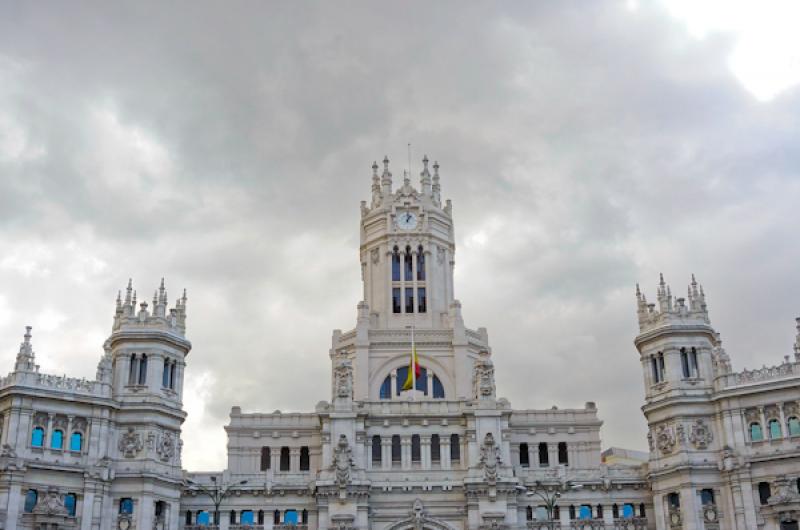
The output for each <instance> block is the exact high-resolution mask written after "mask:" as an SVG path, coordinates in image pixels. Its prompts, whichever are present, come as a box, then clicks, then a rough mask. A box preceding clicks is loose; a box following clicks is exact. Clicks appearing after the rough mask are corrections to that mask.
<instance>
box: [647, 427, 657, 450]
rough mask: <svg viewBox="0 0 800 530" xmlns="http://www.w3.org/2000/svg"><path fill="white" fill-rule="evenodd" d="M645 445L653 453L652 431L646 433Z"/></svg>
mask: <svg viewBox="0 0 800 530" xmlns="http://www.w3.org/2000/svg"><path fill="white" fill-rule="evenodd" d="M647 445H648V446H649V447H650V452H653V451H655V450H656V446H655V444H654V443H653V431H652V430H648V431H647Z"/></svg>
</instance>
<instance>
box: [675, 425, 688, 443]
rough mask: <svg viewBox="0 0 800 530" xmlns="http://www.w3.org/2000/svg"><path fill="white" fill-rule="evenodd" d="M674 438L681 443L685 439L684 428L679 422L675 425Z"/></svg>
mask: <svg viewBox="0 0 800 530" xmlns="http://www.w3.org/2000/svg"><path fill="white" fill-rule="evenodd" d="M675 439H676V441H677V442H678V443H681V444H682V443H684V442H685V441H686V428H685V427H684V426H683V423H679V424H678V425H677V426H676V427H675Z"/></svg>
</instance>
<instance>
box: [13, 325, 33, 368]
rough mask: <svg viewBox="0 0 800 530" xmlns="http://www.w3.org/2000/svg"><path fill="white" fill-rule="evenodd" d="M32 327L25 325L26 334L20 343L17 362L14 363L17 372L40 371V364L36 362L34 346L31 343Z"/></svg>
mask: <svg viewBox="0 0 800 530" xmlns="http://www.w3.org/2000/svg"><path fill="white" fill-rule="evenodd" d="M31 329H33V328H31V327H30V326H25V335H24V337H23V341H22V342H21V343H20V345H19V353H17V362H16V363H14V371H15V372H38V371H39V365H37V364H36V355H35V354H34V353H33V346H32V345H31Z"/></svg>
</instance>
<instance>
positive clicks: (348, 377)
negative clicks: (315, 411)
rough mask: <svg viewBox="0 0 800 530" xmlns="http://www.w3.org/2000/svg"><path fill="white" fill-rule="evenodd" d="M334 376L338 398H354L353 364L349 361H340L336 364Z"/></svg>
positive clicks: (335, 391)
mask: <svg viewBox="0 0 800 530" xmlns="http://www.w3.org/2000/svg"><path fill="white" fill-rule="evenodd" d="M333 376H334V393H335V395H336V397H340V398H350V397H353V364H352V363H351V362H350V361H349V360H347V359H343V360H341V361H339V362H338V363H337V364H336V368H335V369H334V373H333Z"/></svg>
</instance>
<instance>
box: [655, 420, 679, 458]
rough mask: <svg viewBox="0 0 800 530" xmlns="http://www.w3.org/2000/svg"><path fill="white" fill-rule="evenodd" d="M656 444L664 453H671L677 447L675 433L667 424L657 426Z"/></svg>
mask: <svg viewBox="0 0 800 530" xmlns="http://www.w3.org/2000/svg"><path fill="white" fill-rule="evenodd" d="M656 446H657V447H658V450H659V451H661V452H662V453H663V454H669V453H671V452H672V450H673V449H674V448H675V435H674V434H673V433H672V429H671V428H670V427H668V426H666V425H659V426H657V427H656Z"/></svg>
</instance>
